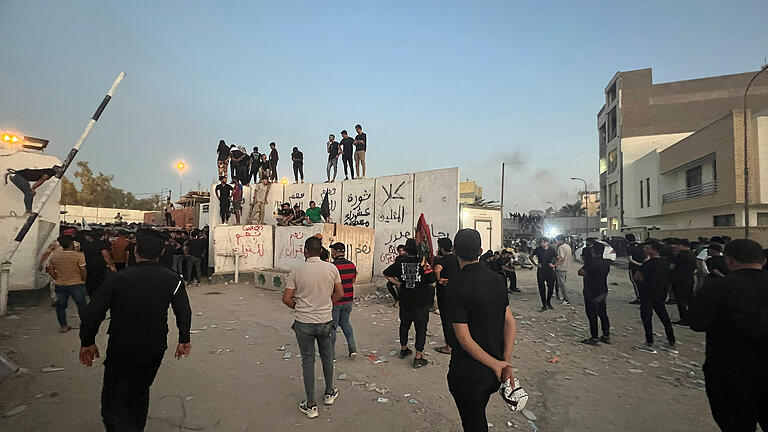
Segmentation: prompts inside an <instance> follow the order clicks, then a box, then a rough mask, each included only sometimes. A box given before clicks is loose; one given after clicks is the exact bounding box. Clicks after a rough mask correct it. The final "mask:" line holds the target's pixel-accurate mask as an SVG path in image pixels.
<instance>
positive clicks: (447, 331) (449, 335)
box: [437, 283, 456, 344]
mask: <svg viewBox="0 0 768 432" xmlns="http://www.w3.org/2000/svg"><path fill="white" fill-rule="evenodd" d="M445 308H447V306H446V305H445V287H444V286H442V285H440V284H439V283H438V284H437V309H438V310H439V311H440V324H441V325H442V327H443V337H444V338H445V343H446V344H447V343H448V341H452V340H456V335H455V333H454V332H453V325H452V324H451V323H450V322H449V321H448V318H447V317H446V316H445V312H444V311H443V309H445Z"/></svg>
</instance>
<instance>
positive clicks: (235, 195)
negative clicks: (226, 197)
mask: <svg viewBox="0 0 768 432" xmlns="http://www.w3.org/2000/svg"><path fill="white" fill-rule="evenodd" d="M232 212H233V213H234V214H235V224H236V225H240V216H241V215H242V214H243V185H242V184H241V183H240V179H236V180H235V186H234V187H233V188H232Z"/></svg>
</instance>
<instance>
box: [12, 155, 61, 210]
mask: <svg viewBox="0 0 768 432" xmlns="http://www.w3.org/2000/svg"><path fill="white" fill-rule="evenodd" d="M60 170H61V167H60V166H59V165H54V166H53V167H52V168H41V169H34V168H25V169H20V170H13V169H8V173H7V174H6V175H5V182H6V183H8V180H9V179H10V180H11V183H13V184H14V185H16V187H17V188H19V190H20V191H21V193H23V194H24V207H25V209H26V215H29V214H31V213H32V200H33V199H34V196H35V194H36V193H37V192H35V191H36V190H37V188H39V187H40V186H41V185H42V184H43V183H45V182H46V181H47V180H48V179H50V178H52V177H55V176H56V174H57V173H58V172H59V171H60ZM29 182H34V184H33V185H32V187H30V186H29Z"/></svg>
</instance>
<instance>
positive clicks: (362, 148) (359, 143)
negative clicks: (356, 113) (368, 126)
mask: <svg viewBox="0 0 768 432" xmlns="http://www.w3.org/2000/svg"><path fill="white" fill-rule="evenodd" d="M355 131H357V135H356V136H355V142H354V144H355V166H356V167H357V177H358V178H365V152H366V150H367V148H368V137H367V136H366V135H365V134H364V133H363V127H362V126H360V125H357V126H355ZM360 165H362V166H363V170H362V171H360Z"/></svg>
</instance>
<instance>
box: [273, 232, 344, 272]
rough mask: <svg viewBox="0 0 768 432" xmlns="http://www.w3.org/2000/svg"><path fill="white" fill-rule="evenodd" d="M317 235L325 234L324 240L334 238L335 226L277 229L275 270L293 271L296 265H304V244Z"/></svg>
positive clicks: (324, 243)
mask: <svg viewBox="0 0 768 432" xmlns="http://www.w3.org/2000/svg"><path fill="white" fill-rule="evenodd" d="M315 234H323V238H324V239H327V238H330V237H332V236H333V224H314V225H312V226H289V227H282V226H278V227H275V268H279V269H283V270H291V269H292V268H293V266H295V265H296V264H299V263H303V262H304V260H305V258H304V242H305V241H306V240H307V238H308V237H311V236H313V235H315ZM323 245H326V242H323Z"/></svg>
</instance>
